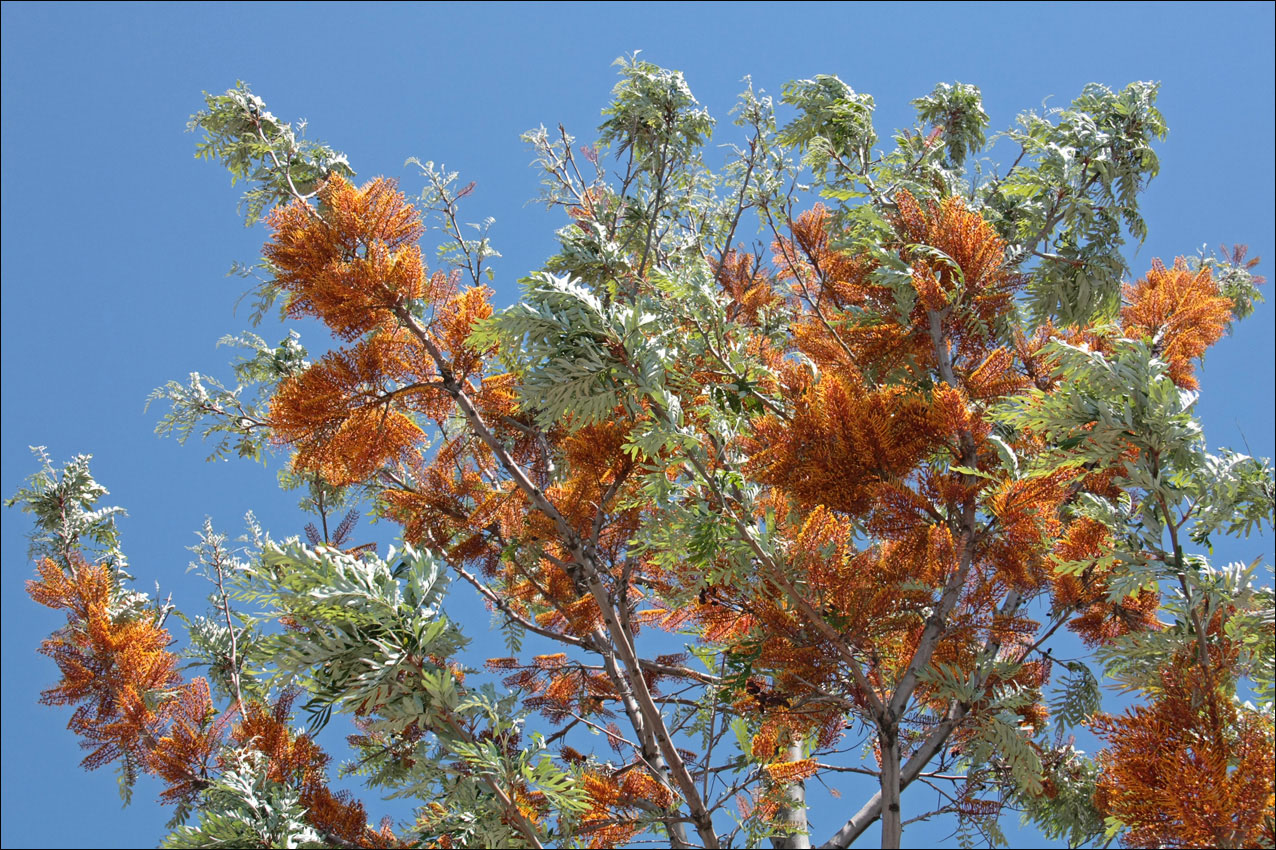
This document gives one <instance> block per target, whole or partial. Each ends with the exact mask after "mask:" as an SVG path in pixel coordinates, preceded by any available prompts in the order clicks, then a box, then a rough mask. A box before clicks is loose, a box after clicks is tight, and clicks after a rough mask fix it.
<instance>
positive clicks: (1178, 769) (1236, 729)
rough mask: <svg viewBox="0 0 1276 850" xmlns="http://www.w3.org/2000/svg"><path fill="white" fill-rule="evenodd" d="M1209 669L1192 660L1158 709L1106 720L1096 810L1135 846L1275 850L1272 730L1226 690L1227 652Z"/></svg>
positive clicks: (1166, 685)
mask: <svg viewBox="0 0 1276 850" xmlns="http://www.w3.org/2000/svg"><path fill="white" fill-rule="evenodd" d="M1212 649H1213V651H1212V652H1211V656H1212V657H1211V666H1210V668H1209V669H1208V670H1202V669H1201V667H1200V666H1199V665H1198V664H1196V663H1194V662H1193V660H1192V659H1190V658H1184V659H1181V663H1176V664H1173V665H1170V666H1169V667H1167V668H1166V669H1165V670H1163V671H1162V674H1161V690H1160V693H1159V694H1158V695H1157V696H1156V698H1155V699H1154V700H1153V701H1152V703H1151V704H1150V705H1148V706H1140V707H1137V708H1133V709H1130V710H1129V711H1127V712H1126V713H1125V714H1123V715H1121V716H1119V717H1104V718H1102V719H1100V720H1099V722H1098V723H1096V724H1095V731H1096V732H1097V733H1098V734H1099V735H1100V736H1101V737H1102V738H1104V739H1105V740H1106V741H1107V742H1108V749H1106V750H1104V751H1102V752H1101V753H1100V754H1099V765H1100V767H1101V768H1102V773H1101V775H1100V778H1099V785H1098V792H1097V795H1096V799H1095V802H1096V804H1097V805H1098V807H1099V809H1100V811H1102V812H1103V813H1105V814H1107V815H1110V816H1113V817H1116V818H1118V819H1119V820H1120V821H1121V822H1122V823H1124V824H1125V825H1126V826H1127V827H1129V832H1127V833H1126V834H1125V836H1124V837H1123V839H1122V840H1123V842H1124V843H1125V844H1126V845H1127V846H1129V847H1270V846H1272V843H1273V841H1276V835H1274V834H1273V826H1272V825H1273V820H1274V817H1276V795H1274V785H1273V774H1272V750H1273V746H1274V744H1276V739H1274V738H1273V733H1272V721H1271V718H1270V717H1268V716H1265V715H1263V714H1262V713H1261V712H1258V711H1254V710H1252V709H1249V708H1244V707H1242V706H1240V705H1238V704H1237V703H1236V702H1235V701H1234V700H1232V699H1230V698H1229V697H1228V696H1227V695H1226V694H1225V692H1224V689H1223V688H1222V687H1220V685H1221V684H1222V682H1221V680H1222V678H1223V677H1224V676H1225V675H1226V674H1225V673H1224V672H1223V670H1225V669H1226V666H1227V659H1226V657H1225V656H1226V655H1227V652H1228V651H1229V650H1228V647H1226V646H1224V647H1223V649H1222V650H1221V651H1220V650H1219V648H1218V647H1214V648H1212Z"/></svg>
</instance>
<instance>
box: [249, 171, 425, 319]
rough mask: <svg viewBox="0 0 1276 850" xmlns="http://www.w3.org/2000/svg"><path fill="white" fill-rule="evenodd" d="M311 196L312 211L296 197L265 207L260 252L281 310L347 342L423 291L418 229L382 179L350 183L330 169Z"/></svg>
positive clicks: (391, 186) (415, 220) (409, 210)
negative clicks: (315, 203)
mask: <svg viewBox="0 0 1276 850" xmlns="http://www.w3.org/2000/svg"><path fill="white" fill-rule="evenodd" d="M319 201H320V209H319V212H318V213H316V212H315V210H314V209H313V208H312V207H311V206H310V205H309V204H307V203H305V202H303V201H294V202H293V203H291V204H289V205H288V206H286V207H278V208H276V209H275V210H273V211H272V212H271V213H270V215H269V217H268V218H267V219H266V221H267V224H269V226H270V228H271V230H272V231H273V238H272V240H271V241H270V242H269V243H267V245H266V248H265V252H264V253H265V256H266V259H268V260H270V262H271V263H272V264H273V265H274V268H275V281H276V283H277V284H278V285H279V286H281V287H282V288H283V289H285V290H286V291H287V292H288V293H289V295H290V296H291V297H290V300H289V302H288V313H289V315H292V316H315V317H317V318H319V319H321V320H322V321H323V322H324V323H325V324H326V325H328V327H330V328H332V330H333V332H334V333H336V334H337V335H338V336H340V337H342V338H343V339H347V340H353V339H355V338H357V337H359V336H362V335H363V334H364V333H366V332H368V331H370V330H372V329H373V328H377V327H382V326H385V325H386V324H387V323H389V322H390V321H391V319H392V316H393V310H394V308H395V307H398V306H400V305H402V304H404V303H406V302H407V301H410V300H413V299H416V298H420V297H421V296H422V295H423V294H424V293H425V288H426V283H425V271H424V267H423V265H422V262H421V249H420V247H418V246H417V244H416V241H417V239H419V238H420V236H421V234H422V233H423V232H424V228H423V227H422V226H421V220H420V216H419V215H418V214H417V212H416V210H415V209H414V208H413V207H412V205H411V204H409V203H408V202H407V200H406V199H405V198H404V196H403V193H402V192H400V191H399V190H398V189H397V188H396V187H395V185H394V183H393V182H392V181H389V180H385V179H377V180H373V181H372V182H371V183H369V184H367V185H366V186H364V187H363V188H362V189H357V188H355V187H354V186H352V185H351V184H350V183H349V182H347V181H346V180H345V179H344V178H342V177H341V176H340V175H336V176H333V177H332V178H330V179H329V180H328V182H327V183H325V184H324V185H323V188H321V189H320V190H319Z"/></svg>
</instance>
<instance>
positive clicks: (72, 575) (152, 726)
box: [27, 558, 207, 770]
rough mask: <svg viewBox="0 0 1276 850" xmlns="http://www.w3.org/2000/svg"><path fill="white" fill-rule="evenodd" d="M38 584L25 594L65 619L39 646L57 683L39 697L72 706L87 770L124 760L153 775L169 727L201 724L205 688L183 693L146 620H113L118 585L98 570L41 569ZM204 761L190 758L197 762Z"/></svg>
mask: <svg viewBox="0 0 1276 850" xmlns="http://www.w3.org/2000/svg"><path fill="white" fill-rule="evenodd" d="M37 569H38V572H39V575H40V578H39V580H32V581H28V582H27V593H28V594H30V596H31V598H32V599H34V600H35V601H36V602H39V603H40V604H41V605H45V606H48V607H49V608H54V609H59V610H64V611H66V614H67V624H66V626H65V627H64V628H62V629H59V630H58V631H57V632H55V633H54V634H53V635H52V636H51V637H49V638H48V639H47V640H45V641H44V643H42V644H41V645H40V652H41V653H42V654H44V655H47V656H49V657H50V658H52V659H53V661H54V662H55V663H56V664H57V665H58V669H59V671H60V672H61V673H62V680H61V681H60V682H59V683H58V684H57V685H55V686H54V687H52V688H49V689H48V690H46V691H44V693H43V694H42V695H41V697H40V702H41V703H43V704H44V705H73V706H76V709H75V712H74V714H72V715H71V721H70V723H68V724H67V726H68V728H69V729H71V730H72V731H73V732H75V733H76V734H77V735H80V736H81V737H82V738H83V739H84V740H83V742H82V744H81V746H83V747H84V748H85V749H87V750H91V752H90V753H89V755H88V756H86V757H85V759H84V766H85V767H86V768H88V769H90V770H92V769H94V768H97V767H101V766H102V765H104V764H108V763H109V762H112V761H115V760H116V759H120V758H123V759H124V760H125V764H126V765H130V766H131V767H132V768H133V769H136V768H141V769H143V770H152V769H153V763H152V760H151V753H152V751H153V750H154V748H155V747H156V743H157V741H158V740H159V736H160V735H161V734H162V733H163V730H164V729H165V727H166V725H167V723H168V721H169V720H170V718H172V717H173V716H174V714H176V715H178V718H179V719H178V724H179V726H180V725H181V724H182V722H183V721H191V720H193V721H194V722H202V721H203V720H204V719H205V718H204V717H197V718H191V717H190V715H191V714H198V713H199V707H200V705H201V703H200V700H199V693H207V685H206V684H202V685H195V684H192V685H190V686H187V688H189V689H190V690H189V691H187V689H186V688H183V686H182V678H181V676H180V675H179V674H178V672H177V656H175V655H173V653H171V652H169V651H168V646H169V644H170V643H172V639H171V638H170V637H169V634H168V632H167V631H165V630H164V629H161V628H159V627H158V626H156V625H155V623H154V621H153V620H152V619H151V618H150V617H137V618H127V617H118V616H115V615H114V614H112V612H111V604H112V601H113V599H114V596H115V593H116V586H115V585H116V578H115V575H114V574H113V573H112V571H111V570H110V568H108V567H107V566H105V565H100V564H86V563H78V564H73V565H72V569H71V570H70V571H69V572H67V571H65V570H63V568H62V567H61V566H59V565H58V564H57V563H55V562H54V561H53V560H51V559H48V558H46V559H44V560H43V561H41V562H40V564H39V565H38V568H37ZM200 755H203V754H202V753H192V756H195V757H196V758H198V757H199V756H200Z"/></svg>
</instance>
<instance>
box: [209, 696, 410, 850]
mask: <svg viewBox="0 0 1276 850" xmlns="http://www.w3.org/2000/svg"><path fill="white" fill-rule="evenodd" d="M295 698H296V694H295V693H289V694H285V695H283V696H282V697H280V698H279V699H278V700H277V701H276V702H275V705H274V706H273V707H271V706H265V705H262V704H260V703H252V704H250V705H248V706H247V707H246V709H245V713H244V716H243V717H242V718H241V719H240V722H239V723H238V724H237V725H236V726H235V729H234V731H233V732H232V733H231V739H232V740H233V741H234V742H235V743H237V744H239V745H240V746H244V747H251V748H252V749H254V750H256V751H258V752H260V753H262V754H263V755H265V756H266V758H267V760H268V767H267V777H268V778H269V779H270V780H271V781H273V782H278V783H280V784H282V785H287V786H290V787H292V788H295V789H297V791H298V792H299V793H300V797H301V804H302V805H303V806H305V807H306V818H307V820H309V821H310V824H311V825H312V826H314V828H315V829H317V830H318V831H319V833H320V834H321V835H322V836H323V838H324V841H325V843H336V844H338V845H340V846H344V847H399V846H401V845H400V843H399V841H398V839H396V838H395V836H394V833H393V831H392V829H391V827H390V824H389V823H388V822H384V823H382V824H381V827H380V828H379V829H373V828H372V827H371V826H369V825H368V817H367V813H366V811H365V810H364V808H363V804H362V803H359V802H357V801H355V800H352V799H351V798H350V795H349V794H348V793H346V792H344V791H341V792H338V793H335V794H334V793H333V792H332V790H331V789H329V788H328V784H327V765H328V762H329V760H330V759H329V757H328V755H327V754H326V753H324V752H323V750H322V749H320V748H319V745H318V744H316V743H315V742H314V741H313V740H312V739H311V738H310V736H309V735H304V734H302V735H298V734H296V733H294V732H293V731H292V729H291V728H290V727H289V725H288V716H289V713H290V711H291V709H292V703H293V700H294V699H295Z"/></svg>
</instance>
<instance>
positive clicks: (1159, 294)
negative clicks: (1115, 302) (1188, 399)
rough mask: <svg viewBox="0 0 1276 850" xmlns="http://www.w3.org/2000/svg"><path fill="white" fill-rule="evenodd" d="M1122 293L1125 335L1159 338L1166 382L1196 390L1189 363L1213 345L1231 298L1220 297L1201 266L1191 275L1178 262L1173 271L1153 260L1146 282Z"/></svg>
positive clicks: (1228, 314)
mask: <svg viewBox="0 0 1276 850" xmlns="http://www.w3.org/2000/svg"><path fill="white" fill-rule="evenodd" d="M1122 294H1123V295H1124V296H1125V300H1126V301H1127V302H1128V304H1127V306H1126V307H1125V308H1124V309H1122V310H1121V326H1122V327H1123V328H1124V330H1125V334H1126V336H1129V337H1132V338H1134V339H1139V338H1148V339H1155V338H1158V337H1159V340H1160V342H1159V348H1160V353H1161V355H1162V356H1163V357H1164V358H1165V360H1166V362H1167V363H1168V364H1169V367H1170V378H1171V379H1172V380H1173V381H1174V383H1176V384H1178V385H1179V386H1180V387H1184V388H1186V389H1196V387H1197V383H1196V378H1195V377H1194V376H1193V374H1192V372H1193V369H1192V360H1194V359H1195V358H1197V357H1200V356H1201V355H1202V354H1204V353H1205V349H1207V348H1209V347H1210V346H1211V345H1213V344H1214V343H1216V342H1218V340H1219V339H1220V338H1221V337H1222V336H1223V332H1224V331H1225V330H1226V329H1227V323H1228V322H1229V321H1231V318H1232V302H1231V299H1228V298H1224V297H1223V296H1222V295H1221V294H1220V293H1219V289H1218V284H1216V283H1215V282H1214V278H1213V277H1212V276H1211V275H1210V270H1209V269H1208V268H1207V267H1204V266H1202V267H1201V268H1200V269H1198V270H1197V271H1195V272H1192V271H1191V270H1189V269H1188V267H1187V261H1186V260H1184V259H1183V258H1182V257H1179V258H1177V259H1175V261H1174V268H1172V269H1167V268H1166V267H1165V266H1164V265H1163V264H1162V263H1161V261H1160V260H1153V261H1152V270H1151V271H1150V272H1148V275H1147V277H1145V278H1144V279H1143V280H1140V281H1139V282H1138V283H1136V284H1134V285H1130V284H1126V285H1125V286H1124V287H1123V288H1122Z"/></svg>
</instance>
